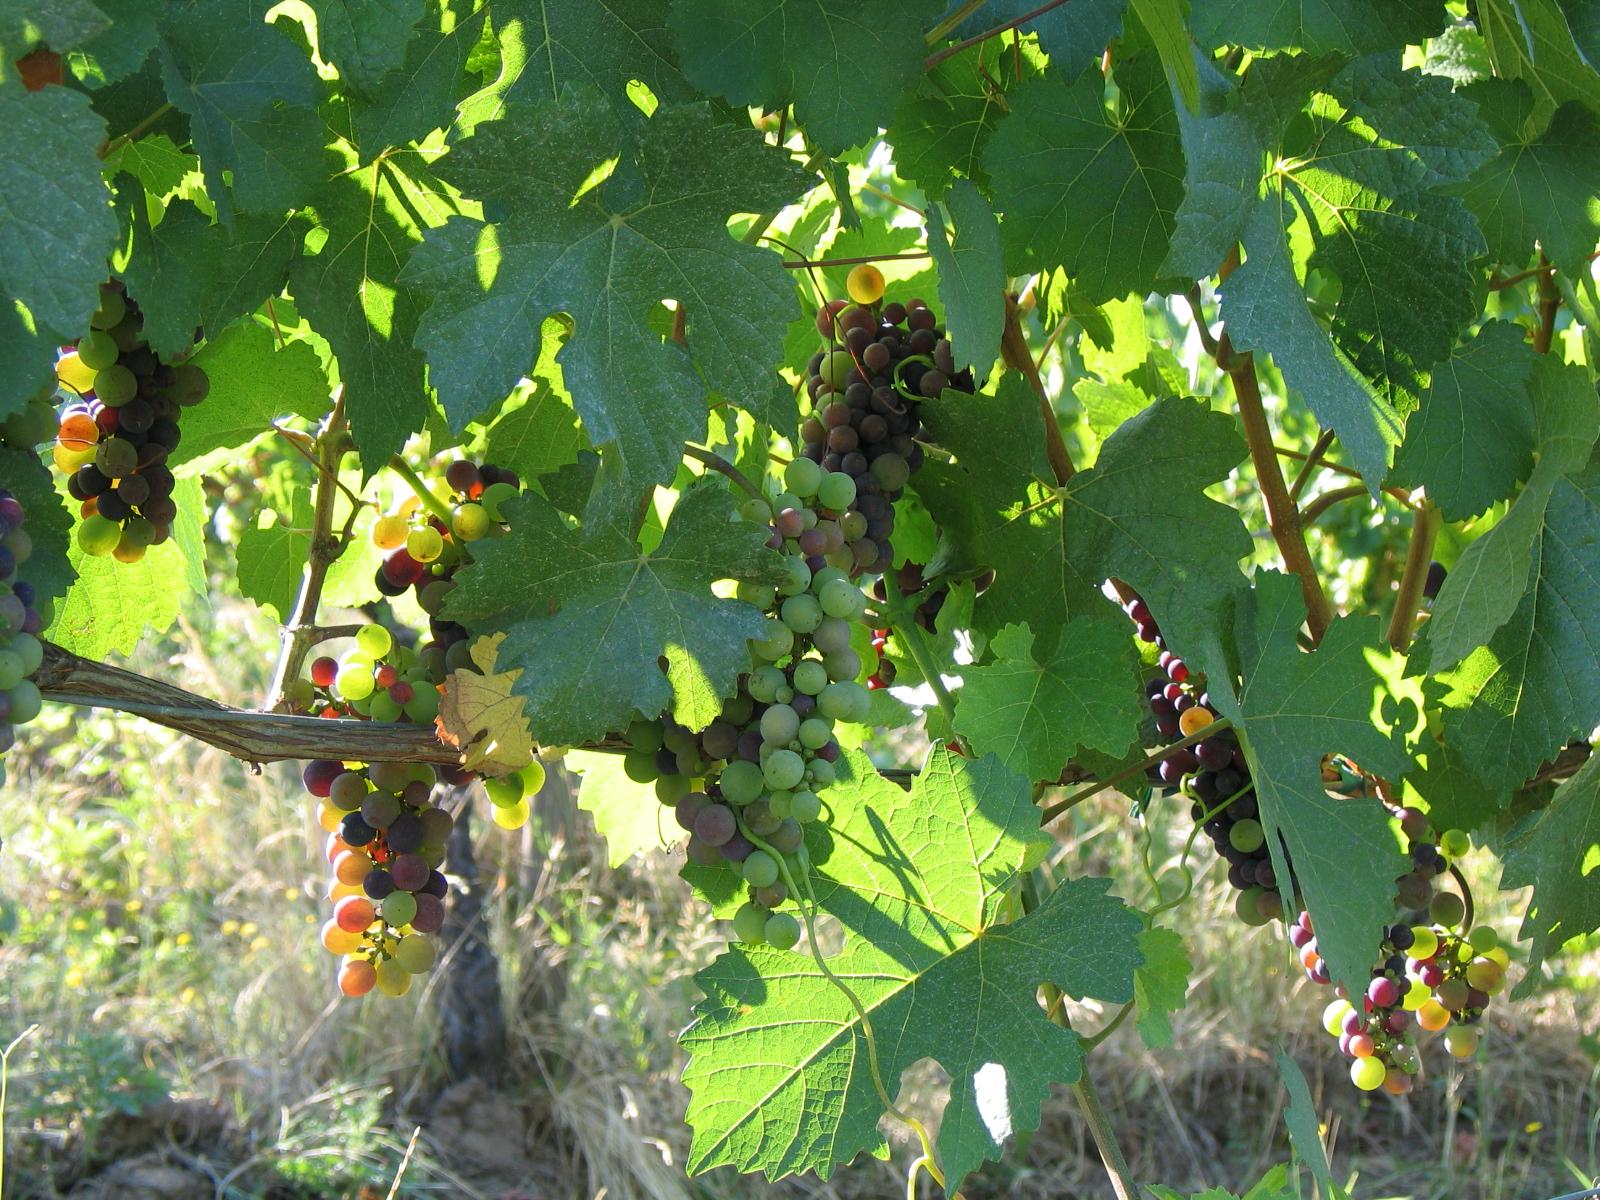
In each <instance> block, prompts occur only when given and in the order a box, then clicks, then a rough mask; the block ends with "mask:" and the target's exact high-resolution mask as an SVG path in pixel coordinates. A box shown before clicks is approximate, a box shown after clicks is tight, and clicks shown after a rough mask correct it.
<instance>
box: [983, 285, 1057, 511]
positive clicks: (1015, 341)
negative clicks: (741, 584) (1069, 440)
mask: <svg viewBox="0 0 1600 1200" xmlns="http://www.w3.org/2000/svg"><path fill="white" fill-rule="evenodd" d="M1000 356H1001V358H1003V359H1004V360H1005V364H1006V366H1008V367H1010V368H1011V369H1012V370H1014V371H1021V372H1022V374H1023V376H1024V377H1026V379H1027V380H1028V383H1029V385H1030V386H1031V387H1032V388H1033V392H1034V395H1036V396H1038V397H1039V415H1040V416H1042V417H1043V418H1044V452H1045V457H1046V458H1047V459H1049V460H1050V471H1051V474H1053V475H1054V476H1055V477H1056V483H1057V484H1058V485H1059V484H1064V483H1066V482H1067V480H1069V479H1071V478H1072V476H1073V475H1074V474H1075V473H1076V468H1075V467H1074V466H1073V465H1072V456H1071V455H1070V454H1068V453H1067V444H1066V442H1064V441H1062V440H1061V426H1060V425H1058V424H1057V423H1056V413H1055V409H1053V408H1052V407H1051V406H1050V394H1049V393H1048V392H1047V391H1045V387H1044V379H1043V377H1042V376H1041V375H1040V374H1039V366H1038V364H1037V363H1035V362H1034V361H1033V353H1032V352H1031V351H1030V350H1029V349H1028V339H1027V336H1026V335H1025V334H1024V333H1023V332H1022V320H1021V309H1020V307H1019V306H1018V304H1017V300H1016V297H1014V296H1013V295H1012V294H1011V293H1010V292H1007V293H1006V323H1005V328H1004V330H1003V331H1002V332H1001V334H1000Z"/></svg>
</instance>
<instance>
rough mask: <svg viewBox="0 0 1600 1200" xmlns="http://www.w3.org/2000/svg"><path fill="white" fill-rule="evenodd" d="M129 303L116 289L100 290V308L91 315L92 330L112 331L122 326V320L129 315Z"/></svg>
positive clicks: (103, 288) (102, 287) (90, 324)
mask: <svg viewBox="0 0 1600 1200" xmlns="http://www.w3.org/2000/svg"><path fill="white" fill-rule="evenodd" d="M127 312H128V302H127V300H125V299H124V298H123V295H122V293H121V292H120V291H118V290H117V289H116V288H112V287H106V286H104V285H102V286H101V288H100V306H99V307H98V308H96V309H95V310H94V311H93V312H92V313H90V314H89V328H90V329H110V328H111V327H112V326H114V325H118V324H121V322H122V318H123V317H124V316H126V315H127Z"/></svg>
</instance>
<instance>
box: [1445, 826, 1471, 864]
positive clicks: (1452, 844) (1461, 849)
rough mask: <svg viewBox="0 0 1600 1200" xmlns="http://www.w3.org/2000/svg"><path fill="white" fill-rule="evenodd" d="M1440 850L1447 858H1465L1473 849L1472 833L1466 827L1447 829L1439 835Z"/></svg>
mask: <svg viewBox="0 0 1600 1200" xmlns="http://www.w3.org/2000/svg"><path fill="white" fill-rule="evenodd" d="M1439 851H1440V853H1442V854H1443V855H1444V856H1445V857H1446V858H1463V857H1465V856H1466V855H1467V854H1469V853H1471V851H1472V835H1471V834H1469V833H1468V832H1467V831H1466V830H1465V829H1446V830H1445V831H1444V832H1443V833H1442V834H1440V835H1439Z"/></svg>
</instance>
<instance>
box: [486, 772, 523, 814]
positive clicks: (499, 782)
mask: <svg viewBox="0 0 1600 1200" xmlns="http://www.w3.org/2000/svg"><path fill="white" fill-rule="evenodd" d="M483 790H484V791H485V792H487V793H488V794H489V803H490V804H493V805H495V806H496V807H499V808H504V807H505V806H507V805H510V804H515V803H516V802H517V801H518V800H521V799H522V796H523V790H522V778H521V776H518V775H501V776H498V777H496V778H493V779H485V780H484V781H483Z"/></svg>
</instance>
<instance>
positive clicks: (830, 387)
mask: <svg viewBox="0 0 1600 1200" xmlns="http://www.w3.org/2000/svg"><path fill="white" fill-rule="evenodd" d="M858 270H859V269H858ZM871 274H872V275H873V276H876V281H875V282H873V281H871V279H870V278H869V279H868V282H869V284H870V285H871V286H862V285H861V284H860V282H859V278H858V272H852V286H851V294H852V295H853V296H854V297H856V299H857V300H858V301H860V302H859V303H856V304H853V305H847V304H846V303H845V301H843V300H836V301H832V302H830V303H828V304H826V305H824V306H823V307H822V308H821V309H820V310H819V311H818V312H817V329H818V331H819V332H820V333H821V334H822V335H823V337H825V338H827V339H828V342H827V344H826V345H825V346H824V347H823V348H822V349H821V350H819V351H817V353H816V354H814V355H812V356H811V361H810V362H809V363H808V364H807V371H806V376H807V378H806V390H807V393H808V394H809V395H810V397H811V399H812V401H813V402H814V406H815V407H814V409H813V411H812V413H811V415H810V416H808V417H807V418H806V419H805V421H804V423H803V424H802V425H801V427H800V436H801V441H802V447H801V451H800V454H801V457H802V458H805V459H807V460H809V461H810V462H813V463H815V464H817V465H818V466H819V467H821V468H822V469H823V471H825V472H828V473H829V474H830V475H831V474H840V475H843V476H844V477H846V478H848V479H849V480H850V481H851V483H853V484H854V486H855V496H854V499H853V500H852V501H851V502H850V503H849V504H848V505H846V506H838V507H840V508H841V511H840V515H839V517H838V522H839V525H840V532H841V533H842V534H843V540H842V545H843V549H842V550H838V551H831V550H830V551H823V550H821V549H820V547H821V546H822V544H823V542H822V537H821V535H815V536H813V537H812V538H810V539H809V541H810V543H811V545H810V548H808V549H807V551H806V553H807V554H808V555H817V554H823V553H826V554H828V555H829V556H830V557H829V559H828V561H829V562H831V563H833V564H834V565H836V566H840V567H842V568H843V569H844V570H845V571H846V572H848V573H849V574H850V575H851V576H852V577H857V576H860V575H864V574H871V573H882V572H884V571H887V570H889V568H890V566H891V565H892V564H893V562H894V545H893V543H892V541H891V540H890V539H891V536H892V535H893V533H894V502H895V501H896V500H898V499H899V498H900V495H901V492H902V491H903V490H904V488H905V486H906V483H907V481H908V480H909V479H910V478H911V475H912V473H913V472H915V471H916V469H917V468H918V467H919V466H921V465H922V454H923V452H922V447H921V445H919V444H918V442H917V435H918V434H919V433H920V432H921V423H920V421H919V420H918V417H917V407H918V404H919V402H920V401H921V400H922V399H923V398H926V397H933V396H938V395H940V394H942V393H943V392H944V391H945V389H947V388H955V389H957V390H959V391H965V392H972V391H973V390H975V389H974V384H973V379H972V372H971V371H970V370H963V371H959V372H958V371H957V370H956V369H955V364H954V361H953V359H952V357H951V351H950V342H949V339H948V338H946V337H944V336H943V334H942V333H941V331H940V330H939V328H938V317H937V316H936V315H935V314H934V311H933V310H932V309H931V308H929V307H928V306H927V305H926V304H925V303H923V301H921V300H919V299H913V300H911V301H909V302H908V303H906V304H900V303H890V304H883V305H879V304H878V303H877V300H878V299H879V298H880V297H881V296H882V295H883V278H882V276H881V275H878V273H877V271H876V270H872V271H871ZM868 296H870V299H865V300H863V299H862V297H868ZM822 499H823V501H824V504H825V506H826V500H827V499H829V497H823V498H822ZM830 535H831V531H830ZM830 544H831V543H830ZM847 555H848V558H846V556H847Z"/></svg>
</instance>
